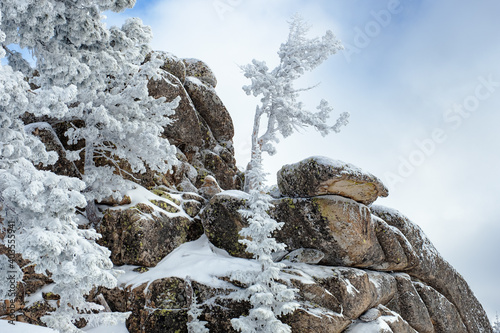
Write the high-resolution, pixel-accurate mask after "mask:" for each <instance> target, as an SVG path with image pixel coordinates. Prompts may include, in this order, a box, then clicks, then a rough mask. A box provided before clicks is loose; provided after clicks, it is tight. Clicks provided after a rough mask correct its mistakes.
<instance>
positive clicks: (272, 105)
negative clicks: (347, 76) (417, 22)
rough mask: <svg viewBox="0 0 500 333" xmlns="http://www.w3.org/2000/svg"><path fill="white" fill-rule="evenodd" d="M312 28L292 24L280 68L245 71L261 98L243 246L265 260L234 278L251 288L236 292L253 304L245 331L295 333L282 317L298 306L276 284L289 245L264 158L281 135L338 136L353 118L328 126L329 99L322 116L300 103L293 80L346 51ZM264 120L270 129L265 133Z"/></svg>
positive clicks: (239, 324) (258, 65)
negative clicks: (276, 257)
mask: <svg viewBox="0 0 500 333" xmlns="http://www.w3.org/2000/svg"><path fill="white" fill-rule="evenodd" d="M308 30H309V27H308V26H307V25H306V24H305V23H304V22H303V20H302V19H301V18H300V17H299V16H295V17H294V18H293V20H292V21H291V22H290V33H289V36H288V40H287V41H286V42H285V43H283V44H282V45H281V47H280V50H279V52H278V55H279V58H280V64H279V65H278V66H277V67H276V68H274V69H273V70H269V68H268V67H267V65H266V63H265V62H263V61H257V60H253V62H252V64H249V65H246V66H243V67H242V69H243V72H244V74H245V76H246V77H247V78H249V79H251V81H252V83H251V85H249V86H245V87H243V89H244V90H245V91H246V93H247V94H253V95H254V96H262V98H261V100H260V101H261V104H259V105H257V108H256V111H255V118H254V127H253V131H252V152H251V158H250V163H249V165H248V167H247V172H246V178H245V189H246V190H247V191H249V194H250V200H249V201H248V205H249V209H248V210H244V211H242V214H243V215H244V216H245V217H247V219H248V223H249V226H248V227H246V228H243V229H242V230H241V231H240V235H241V236H242V237H244V239H242V240H241V241H240V242H241V243H243V244H246V246H247V251H248V252H250V253H252V254H253V255H254V258H255V259H257V260H258V261H259V262H260V264H261V271H258V272H255V273H248V272H247V273H241V272H239V273H238V272H237V273H235V276H234V278H235V279H237V280H240V281H242V282H244V283H246V284H248V285H249V287H248V288H247V289H244V290H241V291H239V292H238V293H236V298H239V299H248V300H249V301H250V303H251V305H252V309H251V310H250V313H249V315H248V316H242V317H240V318H236V319H233V320H232V325H233V327H234V328H235V329H237V330H240V331H242V332H283V333H285V332H290V327H289V326H288V325H286V324H284V323H282V322H281V321H280V320H279V319H278V316H280V315H282V314H287V313H291V312H293V311H294V310H295V309H296V308H297V307H298V303H296V302H294V301H293V300H294V298H295V292H296V290H294V289H290V288H288V287H287V286H286V285H284V284H282V283H279V282H277V280H278V279H279V272H280V270H281V269H282V268H283V264H280V263H275V262H273V260H272V253H273V252H277V251H283V250H284V249H285V245H284V244H282V243H278V242H277V241H276V239H275V238H273V237H272V235H273V232H275V231H276V230H279V229H280V228H281V227H282V226H283V222H277V221H275V220H274V219H272V218H271V217H270V216H269V214H268V211H269V209H270V208H271V207H272V204H271V197H270V196H269V195H267V194H266V193H265V188H264V182H265V173H264V171H263V167H262V154H263V153H264V152H267V153H268V154H270V155H273V154H274V153H275V152H276V148H275V144H276V143H277V142H278V141H279V140H278V137H277V135H278V133H279V134H281V135H282V136H283V137H285V138H286V137H288V136H289V135H291V134H292V133H293V132H294V130H296V129H298V128H303V127H307V126H311V127H313V128H315V129H316V130H318V131H319V132H320V133H321V134H322V135H326V134H328V133H330V132H331V131H334V132H339V131H340V127H341V126H343V125H346V124H347V121H348V116H349V114H348V113H343V114H341V115H340V117H339V118H338V119H337V121H336V123H335V124H334V125H333V126H331V125H328V124H327V123H326V121H327V119H328V117H329V113H330V112H331V111H332V108H331V107H330V106H329V105H328V103H327V102H326V101H325V100H322V101H321V102H320V104H319V106H318V107H317V109H318V112H310V111H307V110H306V109H305V107H304V105H303V104H302V102H300V101H298V97H299V93H300V92H301V91H303V90H307V89H296V88H295V87H294V82H295V81H296V80H297V79H298V78H300V77H301V76H302V75H303V74H304V73H305V72H308V71H311V70H313V69H314V68H316V67H317V66H319V65H320V64H321V63H322V62H323V61H325V60H326V59H327V58H328V57H329V56H330V55H332V54H335V53H336V52H337V51H338V50H341V49H342V46H341V44H340V42H339V41H338V40H337V39H336V38H335V36H334V35H333V33H332V32H331V31H328V32H327V33H326V34H325V35H324V36H323V37H322V38H321V39H320V38H313V39H308V38H306V34H307V32H308ZM308 89H310V88H308ZM264 116H265V118H266V120H267V126H266V128H265V130H264V131H261V128H260V126H261V123H262V122H263V120H264V119H263V117H264Z"/></svg>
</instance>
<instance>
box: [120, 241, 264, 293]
mask: <svg viewBox="0 0 500 333" xmlns="http://www.w3.org/2000/svg"><path fill="white" fill-rule="evenodd" d="M259 268H260V266H259V265H258V264H257V263H256V262H254V261H253V260H245V259H241V258H235V257H231V256H230V255H229V254H228V253H227V252H226V251H224V250H221V249H218V248H216V247H215V246H213V245H212V244H210V242H209V241H208V238H207V237H206V236H205V235H203V236H201V237H200V238H199V239H198V240H196V241H193V242H188V243H184V244H182V245H181V246H179V247H178V248H177V249H175V250H174V251H173V252H172V253H170V254H169V255H168V256H166V257H165V258H164V259H163V260H162V261H160V262H159V263H158V264H157V265H156V267H154V268H151V269H150V270H149V271H147V272H145V273H143V274H140V275H139V276H136V277H134V278H132V279H131V280H128V281H126V280H125V279H124V278H123V277H122V278H120V282H121V283H123V284H126V285H131V286H132V288H135V287H137V286H139V285H141V284H143V283H150V282H152V281H154V280H158V279H162V278H165V277H178V278H182V279H185V278H186V277H187V276H189V277H190V278H191V279H192V280H194V281H197V282H199V283H203V284H205V285H208V286H212V287H215V288H221V287H228V284H227V283H226V282H224V281H222V280H220V279H219V277H222V276H228V275H230V273H231V272H233V271H238V270H243V271H246V270H258V269H259Z"/></svg>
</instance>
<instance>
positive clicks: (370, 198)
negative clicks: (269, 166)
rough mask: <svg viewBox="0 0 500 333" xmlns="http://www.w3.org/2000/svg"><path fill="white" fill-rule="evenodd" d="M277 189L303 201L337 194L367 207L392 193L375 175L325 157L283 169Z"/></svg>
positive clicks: (285, 194)
mask: <svg viewBox="0 0 500 333" xmlns="http://www.w3.org/2000/svg"><path fill="white" fill-rule="evenodd" d="M278 187H279V189H280V192H281V193H282V194H283V195H284V196H289V197H294V198H300V197H313V196H318V195H325V194H334V195H340V196H343V197H346V198H349V199H353V200H355V201H357V202H360V203H362V204H365V205H370V204H371V203H373V202H374V201H375V200H376V199H377V198H378V197H386V196H387V195H388V194H389V191H388V190H387V188H386V187H385V186H384V184H383V183H382V182H381V181H380V179H378V178H377V177H375V176H374V175H372V174H370V173H368V172H365V171H363V170H361V169H360V168H358V167H356V166H354V165H352V164H349V163H345V162H342V161H338V160H332V159H330V158H327V157H322V156H313V157H309V158H307V159H305V160H302V161H300V162H298V163H295V164H287V165H285V166H283V167H282V168H281V169H280V170H279V171H278Z"/></svg>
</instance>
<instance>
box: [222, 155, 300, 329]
mask: <svg viewBox="0 0 500 333" xmlns="http://www.w3.org/2000/svg"><path fill="white" fill-rule="evenodd" d="M246 176H247V177H250V181H251V183H252V184H254V186H253V187H252V189H251V190H250V199H249V200H248V209H246V210H241V211H240V213H241V214H242V215H243V216H244V217H245V218H246V219H247V221H248V224H249V225H248V227H246V228H243V229H242V230H241V231H240V235H241V236H243V237H245V238H244V239H242V240H240V242H241V243H243V244H245V245H246V246H247V251H248V252H250V253H253V255H254V258H255V259H257V260H258V261H259V263H260V264H261V270H260V271H255V272H252V271H248V272H235V273H234V275H233V278H234V279H235V280H238V281H241V282H243V283H245V284H247V285H248V288H246V289H242V290H239V291H237V292H235V293H233V295H232V296H233V297H234V298H235V299H239V300H244V299H245V300H249V301H250V304H251V305H252V308H251V309H250V313H249V315H248V316H242V317H240V318H235V319H232V320H231V323H232V325H233V327H234V328H235V329H236V330H239V331H241V332H243V333H251V332H252V333H253V332H266V333H289V332H291V330H290V327H289V326H288V325H286V324H284V323H282V322H281V321H280V320H279V319H278V316H280V315H284V314H289V313H291V312H293V311H295V309H297V307H298V306H299V304H298V303H297V302H294V298H295V293H296V291H297V290H296V289H290V288H288V286H286V285H285V284H283V283H280V282H278V281H277V280H278V279H279V278H280V276H279V273H280V270H281V269H282V268H283V267H284V264H281V263H275V262H274V261H273V259H272V254H273V253H274V252H277V251H283V250H284V249H285V245H284V244H282V243H278V242H277V241H276V239H275V238H273V237H272V234H273V232H274V231H276V230H279V229H281V227H282V226H283V222H279V223H278V222H277V221H275V220H274V219H272V218H271V217H270V216H269V214H268V213H267V212H268V211H269V209H270V208H272V204H271V197H270V196H269V195H268V194H266V193H265V191H264V181H265V173H264V171H263V169H262V161H261V160H260V156H256V158H255V159H254V164H253V166H252V168H251V169H250V170H249V171H248V172H247V175H246Z"/></svg>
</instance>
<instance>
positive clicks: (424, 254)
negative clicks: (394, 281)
mask: <svg viewBox="0 0 500 333" xmlns="http://www.w3.org/2000/svg"><path fill="white" fill-rule="evenodd" d="M370 209H371V211H372V213H373V214H374V215H376V216H378V217H380V218H381V219H383V220H384V221H385V222H387V223H388V224H389V225H392V226H394V227H396V228H398V229H399V230H400V231H401V232H402V233H403V235H404V236H405V237H406V239H408V241H409V242H410V244H411V245H412V247H413V248H414V249H418V252H417V254H418V257H419V263H418V265H417V266H415V267H414V268H412V269H409V270H408V271H406V272H407V273H408V274H409V275H411V276H414V277H416V278H418V279H419V280H421V281H424V282H425V283H426V284H427V285H429V286H431V287H432V288H434V289H435V290H437V291H438V292H439V293H440V294H442V295H444V297H446V299H448V300H449V301H450V302H451V303H452V304H454V305H455V306H456V307H457V310H458V312H459V313H460V317H461V318H462V321H463V323H464V324H465V326H466V327H467V329H468V331H469V332H492V328H491V324H490V322H489V320H488V317H487V316H486V312H485V311H484V309H483V307H482V305H481V304H480V303H479V301H478V300H477V298H476V297H475V296H474V293H473V292H472V290H471V289H470V287H469V285H468V284H467V282H466V281H465V279H464V278H463V277H462V276H461V275H460V274H459V273H458V272H457V271H456V270H455V269H454V268H453V267H452V266H451V265H450V264H449V263H448V262H447V261H446V260H444V259H443V257H442V256H441V255H440V254H439V253H438V251H437V250H436V248H435V247H434V245H433V244H432V243H431V241H430V240H429V239H428V238H427V236H426V235H425V234H424V232H423V231H422V229H420V227H419V226H417V225H416V224H414V223H413V222H411V221H410V220H409V219H408V218H407V217H405V216H404V215H402V214H401V213H400V212H399V211H397V210H394V209H390V208H387V207H383V206H372V207H371V208H370ZM424 301H425V300H424Z"/></svg>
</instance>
